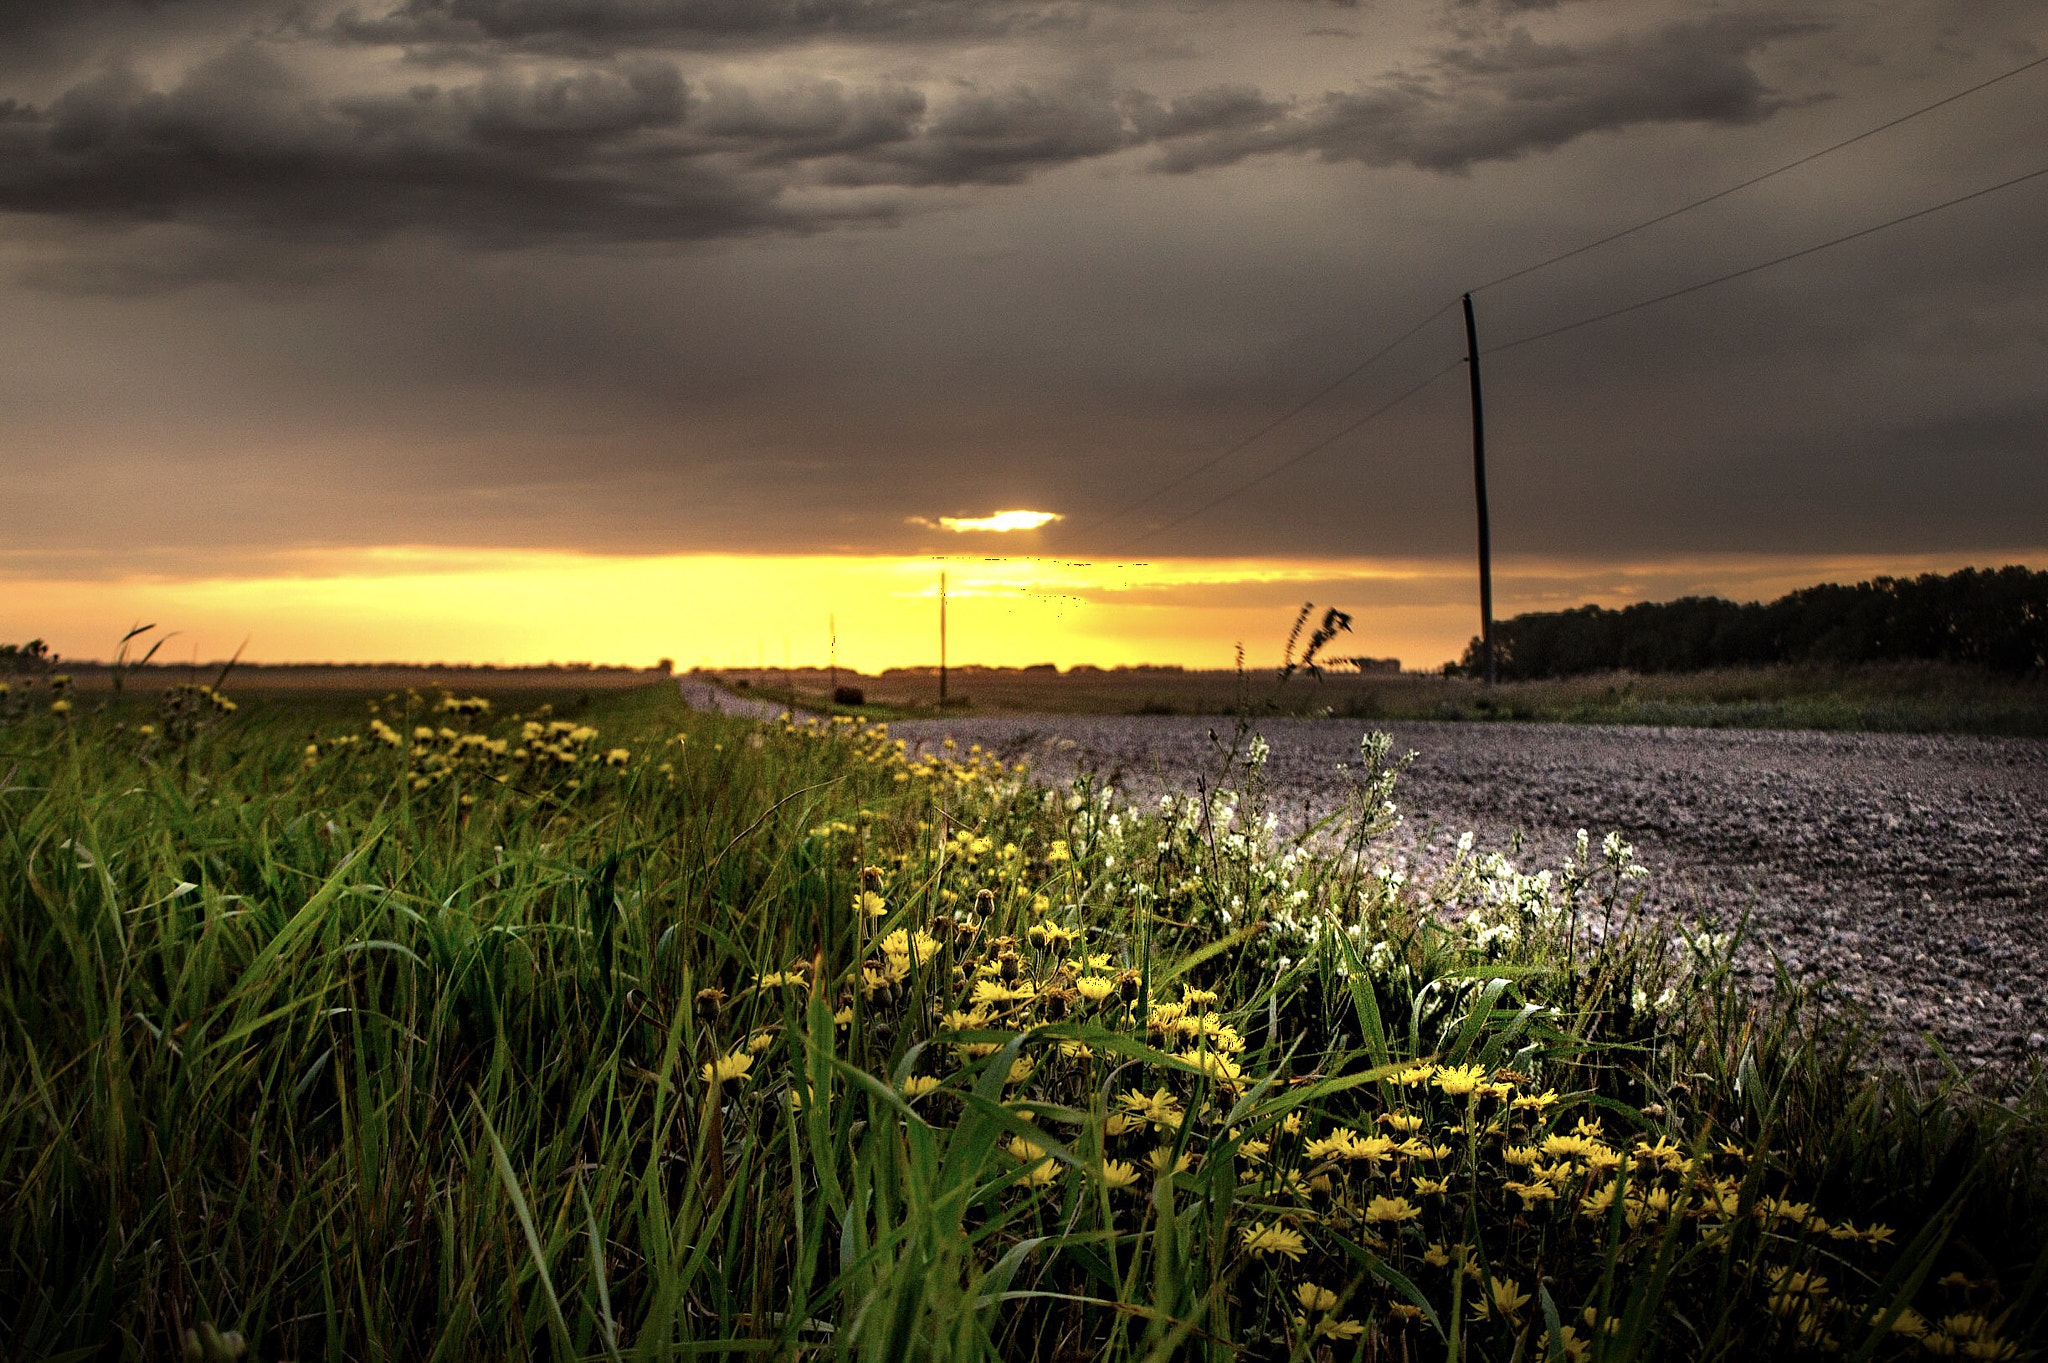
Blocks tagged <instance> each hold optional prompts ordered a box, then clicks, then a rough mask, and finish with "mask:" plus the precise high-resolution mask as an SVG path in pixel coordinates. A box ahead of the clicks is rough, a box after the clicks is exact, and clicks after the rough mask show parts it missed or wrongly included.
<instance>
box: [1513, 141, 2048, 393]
mask: <svg viewBox="0 0 2048 1363" xmlns="http://www.w3.org/2000/svg"><path fill="white" fill-rule="evenodd" d="M2043 175H2048V166H2042V167H2041V168H2039V169H2038V170H2030V171H2028V172H2027V173H2026V174H2024V175H2015V176H2013V177H2012V178H2011V179H2010V180H2001V181H1999V182H1998V183H1997V184H1995V185H1986V186H1985V187H1984V188H1982V189H1974V190H1971V191H1970V192H1969V193H1968V194H1958V195H1957V196H1956V197H1955V198H1953V199H1944V200H1942V201H1941V202H1940V203H1938V204H1930V205H1929V206H1928V207H1926V208H1918V209H1915V210H1913V211H1912V212H1911V213H1901V214H1900V215H1899V216H1898V217H1896V218H1887V219H1886V220H1885V221H1883V222H1880V223H1874V224H1872V225H1871V226H1869V227H1863V228H1858V229H1857V230H1856V231H1854V232H1845V233H1843V234H1842V235H1841V236H1839V237H1830V238H1829V239H1828V240H1826V241H1823V242H1819V243H1817V244H1816V245H1813V246H1805V247H1801V248H1800V249H1799V250H1797V251H1787V252H1786V253H1785V254H1784V255H1782V256H1773V257H1772V258H1771V259H1769V260H1765V261H1760V262H1758V263H1757V264H1755V265H1745V266H1743V267H1742V268H1741V269H1739V270H1730V271H1729V272H1728V273H1727V274H1723V275H1715V276H1714V277H1713V278H1712V279H1702V280H1700V281H1699V282H1698V283H1696V284H1687V285H1686V286H1685V287H1683V288H1679V289H1673V290H1671V291H1670V292H1669V293H1660V294H1658V295H1656V296H1655V297H1654V298H1645V299H1642V300H1640V301H1638V302H1634V303H1628V304H1625V305H1623V306H1622V307H1618V308H1609V309H1608V310H1607V311H1605V312H1597V313H1594V314H1593V315H1592V316H1590V317H1581V318H1579V319H1578V320H1577V321H1575V322H1566V323H1565V324H1564V325H1563V326H1556V327H1551V328H1549V329H1548V330H1545V331H1538V332H1535V333H1533V334H1531V335H1528V336H1519V337H1516V338H1515V339H1514V340H1512V341H1505V342H1503V343H1501V344H1500V345H1497V346H1489V347H1488V348H1486V349H1484V350H1482V351H1481V352H1480V354H1481V356H1482V357H1483V356H1487V355H1498V354H1500V353H1501V352H1502V351H1504V350H1513V349H1515V348H1517V347H1518V346H1525V345H1530V344H1532V343H1534V342H1536V341H1544V340H1548V339H1549V338H1551V337H1552V336H1561V335H1563V334H1564V333H1565V332H1567V331H1577V330H1578V329H1579V328H1580V327H1589V326H1592V325H1593V324H1594V323H1595V322H1604V321H1606V320H1608V319H1609V318H1610V317H1620V316H1623V315H1624V314H1627V313H1631V312H1640V311H1641V310H1642V309H1644V308H1647V307H1652V306H1654V305H1656V304H1658V303H1666V302H1669V301H1670V300H1672V299H1674V298H1683V297H1684V296H1685V295H1686V294H1689V293H1698V292H1699V291H1700V290H1701V289H1710V288H1712V287H1714V285H1716V284H1726V283H1727V282H1728V281H1729V280H1731V279H1741V278H1742V277H1743V276H1744V275H1753V274H1756V273H1757V272H1758V271H1760V270H1768V269H1770V268H1771V267H1772V266H1775V265H1783V264H1784V263H1785V262H1786V261H1788V260H1798V259H1800V258H1801V257H1803V256H1810V255H1813V254H1815V253H1816V252H1820V251H1825V250H1828V249H1830V248H1831V247H1835V246H1840V245H1842V244H1843V243H1845V242H1851V241H1855V240H1857V239H1859V238H1861V237H1867V236H1871V235H1872V234H1874V233H1877V232H1882V231H1884V230H1886V229H1887V228H1892V227H1897V226H1898V225H1899V224H1901V223H1908V222H1912V221H1913V220H1914V219H1916V218H1924V217H1926V216H1928V215H1929V214H1931V213H1939V212H1941V211H1942V210H1943V209H1946V208H1954V207H1955V206H1956V205H1957V204H1965V203H1968V202H1970V201H1971V200H1972V199H1981V198H1983V197H1984V196H1986V195H1987V194H1996V193H1998V192H1999V191H2000V190H2002V189H2011V188H2012V187H2013V186H2014V185H2018V184H2024V183H2026V182H2027V181H2028V180H2036V179H2039V178H2040V177H2041V176H2043Z"/></svg>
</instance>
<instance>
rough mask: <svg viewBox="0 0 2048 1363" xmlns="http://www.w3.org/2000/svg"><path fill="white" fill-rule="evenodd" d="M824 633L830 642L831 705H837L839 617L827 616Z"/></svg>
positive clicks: (835, 615)
mask: <svg viewBox="0 0 2048 1363" xmlns="http://www.w3.org/2000/svg"><path fill="white" fill-rule="evenodd" d="M825 633H826V634H827V635H829V636H831V640H832V645H831V647H832V703H833V704H834V705H837V704H838V703H839V617H838V615H837V614H828V615H826V617H825Z"/></svg>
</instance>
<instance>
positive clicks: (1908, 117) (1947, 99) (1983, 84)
mask: <svg viewBox="0 0 2048 1363" xmlns="http://www.w3.org/2000/svg"><path fill="white" fill-rule="evenodd" d="M2043 65H2048V57H2036V58H2035V59H2034V60H2032V61H2030V62H2025V63H2022V64H2021V65H2019V66H2015V67H2013V68H2012V69H2011V70H2010V71H2004V72H2001V73H2000V74H1998V75H1996V76H1993V77H1991V78H1990V79H1989V80H1982V81H1979V82H1977V83H1976V84H1975V85H1972V86H1969V87H1968V88H1966V89H1962V90H1958V91H1956V92H1955V93H1954V94H1951V95H1944V96H1943V97H1942V98H1940V99H1937V100H1935V101H1934V102H1933V103H1932V104H1923V105H1921V106H1920V107H1919V108H1917V109H1915V110H1913V111H1912V112H1911V113H1905V114H1900V115H1899V116H1898V117H1897V118H1893V119H1889V120H1887V121H1885V122H1883V123H1880V124H1878V125H1877V126H1876V127H1874V128H1866V129H1864V130H1863V131H1862V132H1860V133H1857V134H1856V135H1855V136H1854V137H1845V138H1843V139H1842V140H1841V141H1839V142H1836V143H1834V144H1832V145H1830V146H1826V147H1822V148H1821V149H1820V150H1819V151H1811V152H1808V153H1807V154H1806V155H1804V156H1801V157H1799V158H1797V159H1796V160H1792V161H1787V162H1786V163H1785V164H1784V165H1782V166H1779V167H1777V168H1776V169H1774V170H1767V171H1764V172H1763V173H1762V174H1760V175H1752V176H1750V177H1749V178H1748V179H1747V180H1743V181H1740V182H1739V183H1736V184H1732V185H1729V186H1728V187H1727V188H1725V189H1717V190H1715V191H1714V192H1713V193H1712V194H1708V195H1706V196H1705V197H1703V198H1698V199H1694V200H1693V201H1692V202H1691V203H1687V204H1680V205H1679V206H1678V207H1677V208H1673V209H1671V210H1669V211H1667V212H1663V213H1659V214H1657V215H1656V216H1655V217H1652V218H1645V219H1643V220H1642V221H1641V222H1639V223H1636V224H1634V225H1633V226H1630V227H1624V228H1622V229H1621V230H1620V231H1618V232H1610V233H1608V234H1607V235H1606V236H1604V237H1600V238H1598V239H1597V240H1594V241H1589V242H1587V243H1585V244H1584V245H1583V246H1574V247H1573V248H1572V249H1571V250H1569V251H1560V252H1558V253H1557V254H1556V255H1554V256H1551V257H1550V258H1548V259H1547V260H1539V261H1537V262H1536V263H1535V264H1534V265H1525V266H1523V267H1522V268H1521V269H1519V270H1514V271H1511V272H1510V273H1508V274H1504V275H1501V276H1499V277H1498V278H1495V279H1489V280H1487V281H1486V282H1485V283H1484V284H1479V285H1475V286H1474V287H1473V289H1472V292H1473V293H1481V292H1484V291H1485V290H1487V289H1491V288H1493V287H1495V286H1496V285H1500V284H1505V283H1507V282H1508V281H1510V280H1514V279H1520V278H1522V277H1523V276H1524V275H1532V274H1535V273H1536V272H1537V271H1538V270H1547V269H1549V268H1550V267H1551V266H1553V265H1556V264H1559V263H1561V262H1563V261H1567V260H1570V259H1572V258H1573V257H1574V256H1582V255H1584V254H1585V253H1586V252H1588V251H1592V250H1596V249H1598V248H1599V247H1602V246H1606V245H1608V244H1609V243H1611V242H1616V241H1620V240H1621V239H1622V238H1623V237H1628V236H1633V235H1635V234H1636V233H1637V232H1640V231H1642V230H1643V229H1644V228H1648V227H1655V226H1656V225H1657V224H1658V223H1662V222H1669V221H1671V219H1673V218H1676V217H1678V216H1680V215H1681V214H1685V213H1690V212H1692V211H1693V210H1694V209H1695V208H1704V207H1705V206H1706V205H1708V204H1710V203H1713V202H1714V201H1715V200H1717V199H1725V198H1727V197H1728V196H1729V195H1730V194H1734V193H1736V192H1738V191H1740V190H1744V189H1748V188H1749V187H1750V186H1751V185H1759V184H1762V183H1763V182H1764V181H1766V180H1769V179H1772V178H1773V177H1775V176H1779V175H1783V174H1784V173H1785V172H1786V171H1788V170H1797V169H1798V168H1799V167H1800V166H1803V165H1806V164H1807V163H1808V162H1811V161H1818V160H1820V159H1821V158H1822V157H1823V156H1830V155H1832V154H1834V153H1835V152H1838V151H1840V150H1842V149H1843V148H1844V147H1853V146H1854V145H1856V144H1857V143H1858V142H1861V141H1863V140H1864V139H1866V138H1871V137H1875V136H1877V135H1878V134H1879V133H1881V132H1889V131H1890V130H1891V129H1893V128H1896V127H1898V126H1899V125H1900V124H1902V123H1910V122H1912V121H1913V120H1914V119H1916V118H1919V117H1921V116H1922V115H1923V114H1931V113H1933V112H1934V111H1935V110H1936V109H1939V108H1942V107H1943V106H1945V105H1949V104H1953V103H1955V102H1956V101H1957V100H1959V99H1964V98H1967V97H1968V96H1970V95H1974V94H1976V93H1977V92H1978V91H1979V90H1988V89H1990V88H1991V87H1992V86H1994V85H1997V84H1998V83H1999V82H2000V81H2007V80H2011V79H2012V78H2013V77H2014V76H2018V75H2024V74H2025V73H2026V72H2028V71H2031V70H2033V69H2034V68H2035V67H2037V66H2043Z"/></svg>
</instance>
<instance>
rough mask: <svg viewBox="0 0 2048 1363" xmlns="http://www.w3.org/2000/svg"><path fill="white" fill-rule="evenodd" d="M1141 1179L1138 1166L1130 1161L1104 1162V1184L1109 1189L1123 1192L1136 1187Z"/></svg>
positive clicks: (1115, 1160) (1114, 1160)
mask: <svg viewBox="0 0 2048 1363" xmlns="http://www.w3.org/2000/svg"><path fill="white" fill-rule="evenodd" d="M1139 1177H1140V1175H1139V1173H1138V1166H1136V1165H1135V1164H1132V1163H1130V1162H1129V1161H1128V1160H1120V1159H1113V1160H1104V1161H1103V1162H1102V1182H1103V1185H1104V1186H1105V1187H1107V1188H1110V1189H1112V1190H1116V1191H1121V1190H1122V1189H1125V1188H1130V1187H1134V1186H1136V1185H1137V1183H1138V1180H1139Z"/></svg>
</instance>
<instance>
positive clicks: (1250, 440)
mask: <svg viewBox="0 0 2048 1363" xmlns="http://www.w3.org/2000/svg"><path fill="white" fill-rule="evenodd" d="M1456 306H1457V304H1456V303H1446V304H1444V305H1443V306H1442V307H1440V308H1438V309H1437V310H1436V311H1435V312H1432V313H1431V314H1430V315H1429V316H1427V317H1425V318H1423V319H1422V320H1421V321H1420V322H1417V323H1416V324H1415V325H1414V326H1412V327H1410V328H1408V330H1406V331H1404V332H1402V333H1401V334H1400V335H1399V336H1396V337H1395V338H1394V339H1393V340H1391V341H1389V342H1387V343H1386V344H1385V345H1383V346H1381V347H1380V348H1379V349H1378V350H1375V351H1374V352H1373V353H1372V354H1370V355H1368V356H1366V357H1365V358H1364V359H1362V360H1360V361H1359V362H1358V363H1357V364H1355V365H1353V366H1351V368H1349V369H1347V370H1345V371H1344V372H1343V373H1342V374H1340V375H1338V376H1337V377H1336V378H1334V379H1332V380H1331V381H1330V382H1329V383H1328V384H1326V385H1325V386H1324V387H1322V388H1320V389H1318V390H1316V391H1315V392H1314V393H1312V394H1310V395H1309V396H1308V397H1305V398H1303V399H1302V400H1301V401H1300V402H1298V403H1296V404H1295V405H1294V406H1293V407H1291V408H1289V409H1288V410H1287V411H1285V412H1283V413H1281V414H1280V415H1279V416H1276V417H1274V418H1273V419H1272V420H1271V421H1269V422H1267V423H1266V424H1265V425H1263V426H1261V427H1259V429H1258V430H1256V431H1253V432H1252V433H1251V434H1250V435H1248V436H1246V437H1245V438H1244V439H1242V440H1240V441H1238V442H1237V443H1236V444H1235V445H1232V446H1231V447H1230V448H1229V449H1227V450H1224V451H1223V452H1222V453H1221V454H1218V455H1216V456H1214V457H1213V458H1211V459H1209V460H1208V461H1207V462H1205V463H1202V464H1200V465H1197V466H1196V467H1194V468H1191V469H1189V470H1188V471H1187V472H1185V473H1183V474H1180V475H1179V476H1178V477H1175V478H1173V479H1170V480H1169V481H1167V482H1165V483H1162V484H1160V485H1159V486H1158V487H1156V488H1154V489H1152V490H1151V491H1150V492H1148V493H1146V494H1145V495H1144V496H1142V497H1140V498H1138V499H1137V500H1136V501H1132V502H1126V503H1125V504H1124V505H1123V506H1120V507H1118V508H1117V509H1116V510H1114V511H1111V512H1109V513H1108V514H1106V515H1103V516H1100V517H1098V518H1096V519H1095V520H1092V521H1083V522H1082V523H1081V524H1080V525H1078V526H1073V527H1070V529H1075V530H1100V529H1101V528H1102V527H1103V526H1105V525H1112V524H1114V523H1116V522H1117V521H1120V520H1122V519H1123V518H1124V517H1125V516H1128V515H1129V514H1130V513H1131V512H1133V511H1136V510H1137V509H1138V508H1139V507H1141V506H1144V505H1145V504H1146V503H1148V502H1152V501H1155V500H1157V499H1158V498H1160V497H1163V496H1165V495H1166V494H1167V493H1169V492H1171V491H1173V490H1174V489H1175V488H1177V487H1180V486H1182V485H1183V484H1185V483H1187V482H1189V481H1191V480H1192V479H1195V478H1199V477H1200V476H1201V475H1203V474H1205V473H1207V472H1208V471H1209V470H1210V469H1213V468H1215V467H1216V466H1217V465H1218V464H1221V463H1222V462H1223V461H1224V460H1226V459H1228V458H1230V457H1231V456H1232V455H1235V454H1240V453H1242V452H1243V451H1245V450H1246V449H1249V448H1250V447H1251V446H1252V445H1254V444H1256V443H1258V441H1260V440H1261V439H1263V438H1265V437H1266V436H1267V435H1270V434H1271V433H1272V432H1274V431H1276V430H1278V429H1279V428H1280V427H1282V426H1284V425H1286V424H1287V423H1288V422H1290V421H1292V420H1294V418H1296V417H1298V416H1300V415H1301V414H1302V413H1303V412H1305V411H1307V410H1308V409H1309V408H1311V407H1313V406H1315V405H1316V404H1317V403H1318V402H1321V401H1322V400H1323V399H1324V398H1326V397H1328V396H1329V395H1330V394H1332V393H1334V392H1336V391H1337V390H1338V389H1339V388H1342V387H1343V386H1344V385H1345V384H1347V383H1349V382H1351V380H1353V379H1355V378H1357V377H1358V376H1359V375H1360V374H1363V373H1364V372H1365V371H1366V370H1367V369H1369V368H1371V367H1372V366H1373V365H1374V364H1375V363H1377V362H1378V361H1380V360H1382V359H1384V358H1385V357H1386V356H1387V355H1389V354H1391V353H1393V351H1394V350H1395V349H1396V348H1397V347H1398V346H1400V345H1401V343H1402V342H1404V341H1406V340H1408V339H1409V338H1411V337H1413V336H1414V335H1415V334H1416V333H1417V332H1419V331H1421V330H1422V329H1423V328H1424V327H1426V326H1428V325H1429V324H1430V323H1431V322H1434V321H1435V320H1436V319H1437V318H1439V317H1441V316H1443V315H1444V314H1445V313H1447V312H1449V311H1450V310H1451V309H1452V308H1454V307H1456Z"/></svg>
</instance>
